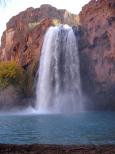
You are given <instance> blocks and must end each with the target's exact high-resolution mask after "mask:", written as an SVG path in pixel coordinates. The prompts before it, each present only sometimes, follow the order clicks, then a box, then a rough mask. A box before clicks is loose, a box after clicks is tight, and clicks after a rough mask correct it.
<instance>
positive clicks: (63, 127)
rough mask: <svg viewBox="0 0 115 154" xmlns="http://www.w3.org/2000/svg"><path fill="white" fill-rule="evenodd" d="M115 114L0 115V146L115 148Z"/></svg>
mask: <svg viewBox="0 0 115 154" xmlns="http://www.w3.org/2000/svg"><path fill="white" fill-rule="evenodd" d="M114 118H115V112H81V113H78V114H75V115H0V143H12V144H14V143H16V144H31V143H40V144H69V145H70V144H115V119H114Z"/></svg>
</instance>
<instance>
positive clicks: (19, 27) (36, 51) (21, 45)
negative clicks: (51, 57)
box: [0, 5, 77, 66]
mask: <svg viewBox="0 0 115 154" xmlns="http://www.w3.org/2000/svg"><path fill="white" fill-rule="evenodd" d="M76 18H77V16H75V15H73V14H70V13H69V12H67V11H66V10H58V9H56V8H54V7H52V6H50V5H42V6H41V7H40V8H37V9H34V8H28V9H27V10H26V11H24V12H21V13H20V14H18V15H17V16H14V17H12V18H11V19H10V21H9V22H8V23H7V29H6V31H5V32H4V33H3V36H2V42H1V49H0V60H1V61H2V60H3V61H9V60H15V61H16V62H17V63H20V64H21V65H22V66H27V65H29V64H30V63H31V61H32V60H36V59H37V60H38V59H39V56H40V49H41V46H42V42H43V38H44V34H45V32H46V30H47V28H48V27H49V26H51V25H53V24H56V23H55V22H60V23H64V24H69V25H75V24H76V20H77V19H76ZM57 20H58V21H57Z"/></svg>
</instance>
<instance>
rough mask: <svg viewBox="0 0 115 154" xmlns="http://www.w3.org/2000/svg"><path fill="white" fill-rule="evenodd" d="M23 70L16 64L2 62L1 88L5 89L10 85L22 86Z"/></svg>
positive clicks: (0, 72)
mask: <svg viewBox="0 0 115 154" xmlns="http://www.w3.org/2000/svg"><path fill="white" fill-rule="evenodd" d="M23 74H24V73H23V69H22V67H21V66H20V65H18V64H16V62H14V61H11V62H0V87H1V88H5V87H7V86H8V85H10V84H13V85H16V84H21V82H22V81H23V76H24V75H23Z"/></svg>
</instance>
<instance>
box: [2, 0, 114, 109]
mask: <svg viewBox="0 0 115 154" xmlns="http://www.w3.org/2000/svg"><path fill="white" fill-rule="evenodd" d="M76 5H77V4H76ZM79 18H80V26H79V31H78V32H77V34H78V33H79V40H78V42H79V55H80V71H81V80H82V90H83V93H84V97H85V100H87V101H86V102H85V107H86V108H87V109H103V110H105V109H108V110H111V109H115V96H114V92H115V1H114V0H91V1H90V2H89V3H88V4H87V5H85V6H84V7H83V8H82V11H81V12H80V14H79ZM79 18H78V16H77V15H73V14H70V13H69V12H67V11H66V10H57V9H56V8H54V7H52V6H50V5H42V6H41V7H40V8H37V9H34V8H28V9H27V10H26V11H23V12H21V13H20V14H18V15H17V16H14V17H12V18H11V19H10V21H9V22H8V23H7V29H6V31H5V32H4V33H3V36H2V41H1V47H0V61H11V60H14V61H16V62H17V63H18V64H20V65H21V66H22V67H23V68H24V70H25V73H26V72H27V71H28V70H29V69H31V68H33V64H35V65H36V66H38V64H39V57H40V50H41V47H42V43H43V38H44V35H45V32H46V30H47V28H48V27H49V26H51V25H57V24H59V23H62V24H63V23H64V24H69V25H71V26H76V25H78V22H79V20H78V19H79ZM30 72H31V71H30ZM35 74H36V67H35V68H34V71H33V72H32V73H30V74H29V75H30V76H34V77H35ZM29 82H30V81H29ZM32 82H33V81H32ZM26 84H27V83H26ZM28 89H29V88H28ZM27 96H29V97H30V96H31V92H30V93H29V94H28V95H27Z"/></svg>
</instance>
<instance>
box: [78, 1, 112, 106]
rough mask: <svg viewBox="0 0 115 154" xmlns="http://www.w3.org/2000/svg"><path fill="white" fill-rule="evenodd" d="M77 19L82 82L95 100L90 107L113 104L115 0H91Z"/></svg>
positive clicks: (84, 88) (85, 89) (88, 93)
mask: <svg viewBox="0 0 115 154" xmlns="http://www.w3.org/2000/svg"><path fill="white" fill-rule="evenodd" d="M80 20H81V27H82V33H81V39H80V43H79V44H80V46H79V48H80V57H81V74H82V80H83V84H82V86H83V90H84V92H85V93H87V96H88V97H89V98H91V99H92V100H93V102H95V103H94V104H93V103H92V102H91V104H90V108H93V106H92V105H94V106H95V107H96V106H97V108H100V109H101V108H102V109H104V108H106V109H107V108H108V109H110V108H111V109H112V108H115V95H114V93H115V1H114V0H97V1H96V0H92V1H90V3H89V4H87V5H86V6H84V7H83V9H82V11H81V13H80ZM88 106H89V105H88Z"/></svg>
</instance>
